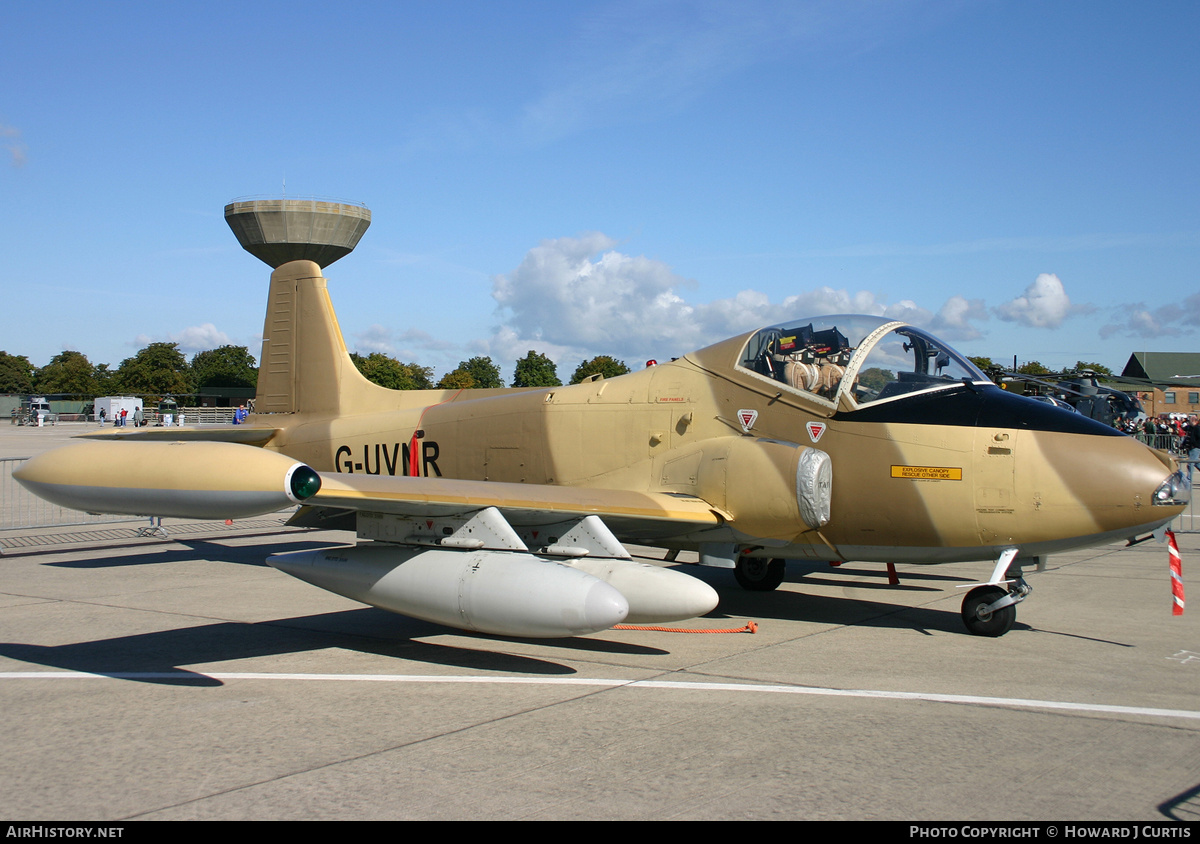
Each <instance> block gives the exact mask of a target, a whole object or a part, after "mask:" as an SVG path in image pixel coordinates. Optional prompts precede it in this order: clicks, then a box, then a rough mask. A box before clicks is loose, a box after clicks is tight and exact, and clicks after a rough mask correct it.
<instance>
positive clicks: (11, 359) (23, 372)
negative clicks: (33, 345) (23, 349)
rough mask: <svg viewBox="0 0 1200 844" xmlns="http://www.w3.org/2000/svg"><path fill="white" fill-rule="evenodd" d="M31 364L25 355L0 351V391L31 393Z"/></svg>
mask: <svg viewBox="0 0 1200 844" xmlns="http://www.w3.org/2000/svg"><path fill="white" fill-rule="evenodd" d="M32 392H33V364H32V363H30V362H29V358H27V357H25V355H10V354H9V353H8V352H0V393H32Z"/></svg>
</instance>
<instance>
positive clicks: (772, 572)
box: [733, 557, 783, 592]
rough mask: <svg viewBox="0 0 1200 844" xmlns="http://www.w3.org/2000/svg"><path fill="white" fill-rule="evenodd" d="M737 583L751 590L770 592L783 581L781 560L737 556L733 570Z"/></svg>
mask: <svg viewBox="0 0 1200 844" xmlns="http://www.w3.org/2000/svg"><path fill="white" fill-rule="evenodd" d="M733 576H734V577H736V578H737V582H738V585H739V586H741V587H742V588H743V589H749V590H750V591H751V592H770V591H771V590H772V589H775V588H777V587H778V586H779V584H781V583H783V560H765V559H763V558H762V557H739V558H738V561H737V567H736V568H734V570H733Z"/></svg>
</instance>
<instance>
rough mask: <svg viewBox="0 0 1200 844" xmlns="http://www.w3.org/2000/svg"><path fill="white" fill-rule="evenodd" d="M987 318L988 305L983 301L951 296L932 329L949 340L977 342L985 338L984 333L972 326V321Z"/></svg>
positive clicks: (938, 313)
mask: <svg viewBox="0 0 1200 844" xmlns="http://www.w3.org/2000/svg"><path fill="white" fill-rule="evenodd" d="M987 318H988V309H987V305H985V304H984V303H983V300H982V299H966V298H964V297H962V296H951V297H950V298H949V299H947V300H946V303H945V304H944V305H942V309H941V310H940V311H938V312H937V316H935V317H934V318H933V322H932V323H931V324H930V327H931V328H932V329H933V330H934V331H935V332H937V333H938V334H940V335H941V336H943V337H944V338H945V339H947V340H951V341H961V340H977V339H979V338H980V337H982V336H983V332H982V331H980V330H979V329H978V328H976V327H975V326H974V325H972V320H986V319H987Z"/></svg>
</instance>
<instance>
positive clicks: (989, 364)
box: [967, 355, 996, 372]
mask: <svg viewBox="0 0 1200 844" xmlns="http://www.w3.org/2000/svg"><path fill="white" fill-rule="evenodd" d="M967 360H969V361H970V362H971V363H973V364H975V365H976V366H978V367H979V369H980V371H982V372H987V371H988V370H989V369H995V368H996V363H995V361H993V360H992V359H991V358H984V357H974V356H971V355H967Z"/></svg>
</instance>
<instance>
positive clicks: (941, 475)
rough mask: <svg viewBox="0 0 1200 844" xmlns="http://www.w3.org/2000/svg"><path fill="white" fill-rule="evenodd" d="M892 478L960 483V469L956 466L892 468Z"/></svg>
mask: <svg viewBox="0 0 1200 844" xmlns="http://www.w3.org/2000/svg"><path fill="white" fill-rule="evenodd" d="M892 477H893V478H913V479H917V480H926V481H961V480H962V469H961V468H959V467H957V466H893V467H892Z"/></svg>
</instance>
